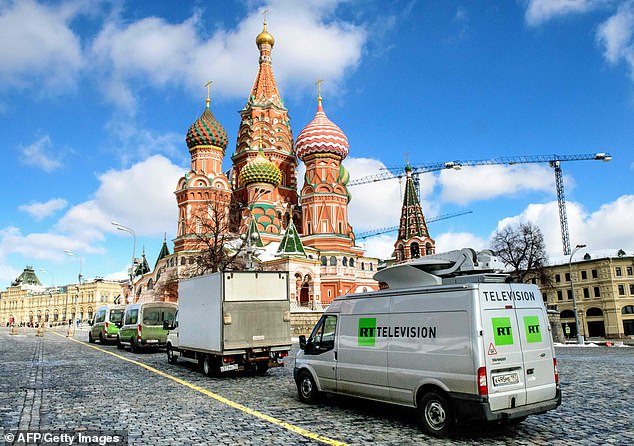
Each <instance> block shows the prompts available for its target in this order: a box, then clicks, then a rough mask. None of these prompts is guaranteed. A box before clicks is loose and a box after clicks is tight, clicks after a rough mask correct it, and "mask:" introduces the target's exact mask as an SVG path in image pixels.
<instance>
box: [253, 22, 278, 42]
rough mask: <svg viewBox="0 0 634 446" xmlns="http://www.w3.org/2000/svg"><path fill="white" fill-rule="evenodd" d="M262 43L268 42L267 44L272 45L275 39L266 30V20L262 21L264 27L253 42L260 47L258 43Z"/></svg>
mask: <svg viewBox="0 0 634 446" xmlns="http://www.w3.org/2000/svg"><path fill="white" fill-rule="evenodd" d="M263 43H268V44H269V45H271V47H273V45H274V44H275V39H274V38H273V36H272V35H270V34H269V33H268V32H267V31H266V21H265V22H264V29H263V30H262V32H261V33H260V34H258V36H257V37H256V38H255V44H256V45H257V46H258V48H260V45H262V44H263Z"/></svg>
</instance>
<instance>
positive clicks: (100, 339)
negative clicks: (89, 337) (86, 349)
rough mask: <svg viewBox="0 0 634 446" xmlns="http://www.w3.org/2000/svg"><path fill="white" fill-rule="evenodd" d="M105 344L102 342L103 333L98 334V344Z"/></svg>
mask: <svg viewBox="0 0 634 446" xmlns="http://www.w3.org/2000/svg"><path fill="white" fill-rule="evenodd" d="M93 342H94V341H93ZM105 343H106V341H104V340H103V333H99V344H101V345H103V344H105Z"/></svg>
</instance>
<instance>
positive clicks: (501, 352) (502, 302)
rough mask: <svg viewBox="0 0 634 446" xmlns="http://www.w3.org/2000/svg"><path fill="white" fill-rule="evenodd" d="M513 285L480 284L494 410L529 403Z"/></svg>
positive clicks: (486, 358) (485, 348)
mask: <svg viewBox="0 0 634 446" xmlns="http://www.w3.org/2000/svg"><path fill="white" fill-rule="evenodd" d="M511 291H512V289H511V285H510V284H482V285H480V305H481V308H482V325H483V331H484V336H483V339H484V345H483V350H484V354H485V364H486V370H487V384H488V391H489V405H490V408H491V410H492V411H496V410H501V409H509V408H513V407H517V406H522V405H524V404H526V385H525V380H524V377H525V375H526V374H525V370H524V357H523V355H522V345H521V340H520V327H519V325H518V320H517V315H516V314H515V305H514V301H513V297H512V293H511Z"/></svg>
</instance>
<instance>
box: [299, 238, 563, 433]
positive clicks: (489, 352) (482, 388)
mask: <svg viewBox="0 0 634 446" xmlns="http://www.w3.org/2000/svg"><path fill="white" fill-rule="evenodd" d="M500 266H501V265H499V263H498V262H497V259H496V258H495V257H494V256H493V253H492V252H491V251H484V252H481V253H479V254H478V253H476V252H475V251H473V250H471V249H463V250H459V251H454V252H450V253H445V254H436V255H430V256H425V257H424V258H421V259H417V260H414V261H411V262H409V263H404V264H400V265H396V266H393V267H390V268H386V269H384V270H381V271H379V272H378V273H377V274H375V279H376V280H378V281H379V282H382V283H384V284H385V285H386V286H387V287H388V288H387V289H384V290H380V291H376V292H368V293H363V294H352V295H346V296H339V297H337V298H336V299H335V300H334V301H333V303H332V304H331V305H330V306H329V307H328V308H327V309H326V311H325V312H324V315H323V317H322V318H321V319H320V321H319V322H318V323H317V325H316V326H315V328H314V330H313V332H312V334H311V335H310V337H309V338H308V340H306V339H305V337H300V348H301V349H302V350H300V352H299V353H298V354H297V358H296V365H295V369H294V377H295V382H296V384H297V391H298V395H299V398H300V400H301V401H303V402H307V403H312V402H314V401H315V400H316V399H317V397H318V396H319V394H320V393H321V392H330V393H338V394H346V395H353V396H358V397H363V398H368V399H372V400H378V401H384V402H388V403H394V404H399V405H404V406H410V407H413V408H416V409H417V410H418V413H419V417H420V421H421V424H422V427H423V429H424V430H425V431H426V432H427V433H429V434H431V435H434V436H438V437H441V436H445V435H447V434H448V433H449V432H450V431H451V429H452V426H453V425H454V423H455V422H456V421H460V420H488V421H494V420H501V421H506V422H509V423H515V422H520V421H523V420H524V419H525V418H526V417H527V416H528V415H531V414H539V413H543V412H546V411H548V410H551V409H554V408H556V407H557V406H559V405H560V403H561V391H560V387H559V379H558V374H557V362H556V359H555V351H554V347H553V342H552V336H551V332H550V324H549V323H548V318H547V313H546V309H545V308H544V304H543V300H542V296H541V294H540V292H539V289H538V288H537V287H536V286H535V285H531V284H518V283H512V282H511V281H510V279H509V276H508V275H506V274H500V273H496V272H495V271H496V270H497V269H498V268H499V267H500Z"/></svg>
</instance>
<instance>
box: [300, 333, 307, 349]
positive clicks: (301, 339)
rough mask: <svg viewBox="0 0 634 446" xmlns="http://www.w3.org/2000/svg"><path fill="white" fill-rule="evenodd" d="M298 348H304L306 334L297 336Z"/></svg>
mask: <svg viewBox="0 0 634 446" xmlns="http://www.w3.org/2000/svg"><path fill="white" fill-rule="evenodd" d="M299 348H301V349H302V350H304V349H305V348H306V336H304V335H300V336H299Z"/></svg>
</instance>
